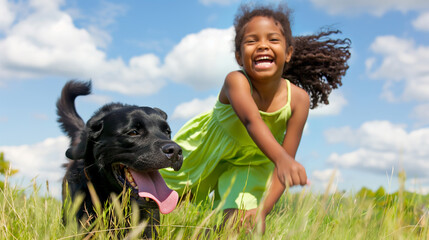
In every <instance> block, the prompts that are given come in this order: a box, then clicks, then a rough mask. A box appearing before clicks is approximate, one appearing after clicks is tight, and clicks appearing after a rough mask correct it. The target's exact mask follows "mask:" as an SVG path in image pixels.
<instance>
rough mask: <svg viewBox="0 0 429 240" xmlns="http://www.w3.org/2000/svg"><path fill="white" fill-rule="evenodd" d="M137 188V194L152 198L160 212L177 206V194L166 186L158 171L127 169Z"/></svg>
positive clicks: (165, 211)
mask: <svg viewBox="0 0 429 240" xmlns="http://www.w3.org/2000/svg"><path fill="white" fill-rule="evenodd" d="M129 170H130V172H131V175H133V178H134V181H135V182H136V184H137V186H138V188H139V196H140V197H142V198H145V197H148V198H150V199H152V200H154V201H155V202H156V203H157V204H158V207H159V211H160V212H161V213H162V214H167V213H170V212H171V211H173V210H174V208H176V206H177V202H178V200H179V194H178V193H177V192H176V191H174V190H171V189H170V188H168V187H167V184H166V183H165V181H164V179H163V178H162V177H161V174H160V173H159V172H158V171H153V172H136V171H134V170H132V169H129Z"/></svg>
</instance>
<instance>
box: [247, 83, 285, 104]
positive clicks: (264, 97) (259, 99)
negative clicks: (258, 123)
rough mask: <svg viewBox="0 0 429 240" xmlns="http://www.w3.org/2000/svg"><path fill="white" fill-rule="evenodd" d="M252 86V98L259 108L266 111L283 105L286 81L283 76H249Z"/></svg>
mask: <svg viewBox="0 0 429 240" xmlns="http://www.w3.org/2000/svg"><path fill="white" fill-rule="evenodd" d="M250 81H251V83H252V87H253V99H254V100H255V102H256V104H257V105H258V108H259V110H262V111H267V110H269V109H272V108H277V107H278V106H283V105H284V101H283V99H284V97H285V94H287V93H286V82H285V81H284V79H283V78H281V77H280V78H275V79H259V80H254V79H251V78H250Z"/></svg>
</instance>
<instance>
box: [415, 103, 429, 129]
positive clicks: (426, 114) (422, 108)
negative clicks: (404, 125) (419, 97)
mask: <svg viewBox="0 0 429 240" xmlns="http://www.w3.org/2000/svg"><path fill="white" fill-rule="evenodd" d="M411 117H412V118H413V119H415V120H416V122H417V123H416V125H417V126H422V125H428V124H429V103H426V104H420V105H417V106H416V107H414V109H413V111H412V113H411Z"/></svg>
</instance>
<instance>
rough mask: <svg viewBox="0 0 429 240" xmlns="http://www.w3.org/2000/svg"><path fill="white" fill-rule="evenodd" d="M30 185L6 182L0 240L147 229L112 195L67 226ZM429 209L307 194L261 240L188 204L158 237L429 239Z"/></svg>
mask: <svg viewBox="0 0 429 240" xmlns="http://www.w3.org/2000/svg"><path fill="white" fill-rule="evenodd" d="M404 181H405V179H404ZM29 185H30V186H28V187H25V186H24V187H19V186H18V187H16V186H11V185H9V184H8V182H7V177H6V181H5V185H4V188H3V189H1V190H0V208H1V210H0V239H82V238H91V239H117V238H118V237H123V238H126V239H134V238H138V236H139V235H140V233H141V231H142V230H143V229H144V227H146V225H147V223H145V222H143V223H138V222H136V220H135V216H134V215H132V211H131V209H127V208H126V205H127V204H126V203H125V202H124V201H122V200H120V199H122V198H118V196H112V199H113V204H111V205H110V206H104V207H103V208H102V205H101V204H99V203H98V204H95V205H96V206H97V207H96V208H97V215H98V217H97V220H96V221H94V222H93V223H92V224H91V225H88V226H86V227H84V228H78V227H77V224H68V225H67V226H64V225H63V222H62V207H61V201H60V200H58V199H56V198H53V197H51V196H49V195H42V194H40V192H41V191H39V190H40V188H41V187H48V186H47V185H46V186H36V185H35V184H33V183H30V184H29ZM24 190H26V191H24ZM28 192H30V193H28ZM95 198H96V197H95V196H93V199H94V200H95ZM95 201H96V200H95ZM428 203H429V202H428V197H427V196H423V195H419V194H414V193H409V192H405V191H404V190H403V189H400V190H399V191H398V192H397V193H395V194H388V193H385V192H384V191H382V189H381V190H379V191H377V192H375V193H374V192H371V191H369V190H364V189H362V190H361V191H359V192H357V193H334V194H330V193H328V192H326V193H324V194H323V193H322V194H316V193H312V192H309V191H308V189H307V190H303V191H301V192H297V193H288V194H285V195H284V196H283V197H282V199H281V200H280V202H279V203H278V204H277V205H276V207H275V209H274V210H273V212H272V213H271V214H270V215H269V216H268V219H267V227H266V233H265V235H263V236H261V235H258V234H257V233H256V232H246V231H245V230H244V229H240V228H239V227H238V224H236V223H230V224H228V225H227V226H226V227H224V228H222V229H221V230H219V229H218V228H217V229H215V226H218V225H219V224H220V223H221V222H222V215H221V211H220V210H212V209H211V207H210V204H209V203H206V204H200V205H194V204H191V203H190V202H189V201H186V200H185V201H182V202H181V204H180V205H179V206H178V207H177V209H176V210H174V211H173V212H172V213H170V214H167V215H161V224H160V226H159V238H160V239H428V238H429V232H428V224H429V222H428V211H427V206H428ZM131 208H133V207H131ZM124 209H125V210H124ZM75 212H76V205H73V204H71V203H70V204H69V205H68V211H67V212H66V216H67V217H68V218H69V220H70V221H71V222H74V219H73V214H74V213H75ZM126 219H128V221H129V222H128V223H127V222H126ZM109 226H110V227H112V226H114V228H113V229H108V227H109ZM129 226H131V227H129Z"/></svg>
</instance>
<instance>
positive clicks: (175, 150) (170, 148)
mask: <svg viewBox="0 0 429 240" xmlns="http://www.w3.org/2000/svg"><path fill="white" fill-rule="evenodd" d="M162 152H163V153H165V155H166V156H167V157H168V159H171V160H175V159H178V157H180V156H182V148H180V147H179V145H177V144H174V143H169V144H165V145H164V146H162Z"/></svg>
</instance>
